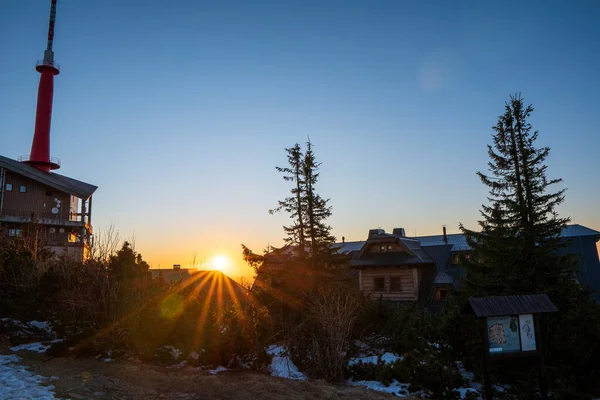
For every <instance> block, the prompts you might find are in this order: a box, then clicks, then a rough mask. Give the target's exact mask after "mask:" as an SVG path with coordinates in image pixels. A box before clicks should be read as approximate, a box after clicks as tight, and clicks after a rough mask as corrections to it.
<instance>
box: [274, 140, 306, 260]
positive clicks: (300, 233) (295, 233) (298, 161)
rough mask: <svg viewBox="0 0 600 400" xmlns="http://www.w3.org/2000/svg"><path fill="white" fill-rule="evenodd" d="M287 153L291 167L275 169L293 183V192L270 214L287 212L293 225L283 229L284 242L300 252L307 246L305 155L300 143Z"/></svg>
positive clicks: (287, 150) (288, 149)
mask: <svg viewBox="0 0 600 400" xmlns="http://www.w3.org/2000/svg"><path fill="white" fill-rule="evenodd" d="M285 151H286V152H287V155H288V156H287V158H288V164H289V166H287V167H275V168H276V169H277V171H279V172H281V173H282V174H283V179H284V180H285V181H288V182H293V184H294V187H293V188H292V190H291V196H289V197H286V198H285V199H284V200H283V201H282V200H280V201H279V206H278V207H277V208H275V209H273V210H269V213H270V214H274V213H276V212H280V211H285V212H287V213H288V214H289V216H290V218H291V219H292V224H291V225H288V226H284V227H283V230H284V232H285V234H286V237H285V238H284V241H285V243H286V244H288V245H292V246H298V248H299V249H300V250H304V249H305V246H306V226H305V215H304V210H303V207H302V198H303V196H304V193H305V191H306V183H305V180H304V176H303V172H304V154H303V153H302V149H301V148H300V145H299V144H298V143H296V144H295V145H294V146H292V147H290V148H287V149H285Z"/></svg>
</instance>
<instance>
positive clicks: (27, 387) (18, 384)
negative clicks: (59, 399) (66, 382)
mask: <svg viewBox="0 0 600 400" xmlns="http://www.w3.org/2000/svg"><path fill="white" fill-rule="evenodd" d="M19 360H20V358H19V357H17V356H16V355H14V354H13V355H8V356H6V355H0V399H31V400H50V399H54V398H55V397H54V392H53V390H52V389H54V387H53V386H42V385H41V384H42V383H43V382H44V378H43V377H41V376H39V375H33V374H32V373H31V372H29V371H27V369H25V367H23V366H21V365H18V364H17V363H18V362H19Z"/></svg>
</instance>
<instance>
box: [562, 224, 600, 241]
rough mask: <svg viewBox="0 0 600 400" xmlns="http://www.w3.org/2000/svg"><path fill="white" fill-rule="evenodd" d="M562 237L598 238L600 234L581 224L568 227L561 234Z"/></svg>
mask: <svg viewBox="0 0 600 400" xmlns="http://www.w3.org/2000/svg"><path fill="white" fill-rule="evenodd" d="M561 236H562V237H577V236H598V237H599V238H600V232H598V231H595V230H593V229H590V228H587V227H585V226H582V225H579V224H573V225H567V226H566V227H565V228H564V229H563V231H562V234H561Z"/></svg>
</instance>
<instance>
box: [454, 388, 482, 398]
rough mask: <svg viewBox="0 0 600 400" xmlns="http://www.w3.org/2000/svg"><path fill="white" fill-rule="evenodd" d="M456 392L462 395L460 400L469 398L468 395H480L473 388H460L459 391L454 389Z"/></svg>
mask: <svg viewBox="0 0 600 400" xmlns="http://www.w3.org/2000/svg"><path fill="white" fill-rule="evenodd" d="M453 391H454V392H458V393H459V394H460V398H461V399H464V398H465V397H467V393H474V394H476V395H478V394H479V392H478V391H477V390H475V389H473V388H458V389H454V390H453Z"/></svg>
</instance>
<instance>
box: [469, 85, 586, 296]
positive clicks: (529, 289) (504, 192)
mask: <svg viewBox="0 0 600 400" xmlns="http://www.w3.org/2000/svg"><path fill="white" fill-rule="evenodd" d="M532 112H533V107H532V106H531V105H529V106H527V107H525V106H524V104H523V99H522V98H521V96H520V95H513V96H511V97H510V101H509V102H508V103H506V104H505V110H504V114H503V115H501V116H500V117H498V122H497V124H496V125H495V126H494V127H493V128H492V129H493V130H494V134H493V145H488V155H489V157H490V161H489V162H488V167H489V174H484V173H482V172H478V173H477V174H478V176H479V178H480V179H481V181H482V182H483V184H485V185H486V186H488V187H489V197H488V199H489V201H490V204H489V205H483V206H482V209H481V215H482V216H483V220H482V221H479V225H480V227H481V231H479V232H476V231H471V230H469V229H466V228H465V227H464V226H463V225H462V224H461V227H460V228H461V230H462V232H463V233H464V234H465V236H466V239H467V242H468V243H469V245H470V246H471V247H472V249H473V254H472V257H471V258H470V259H468V260H464V263H465V268H466V270H467V278H466V280H467V286H468V288H467V289H468V290H470V291H471V292H472V293H477V294H479V295H486V294H488V295H494V294H498V295H499V294H520V293H541V292H545V293H549V292H556V291H557V290H558V285H560V282H561V281H564V280H565V279H567V280H569V281H572V280H573V279H572V278H573V277H574V272H575V269H574V266H573V263H572V262H571V261H570V260H569V259H568V258H567V257H562V256H560V255H559V254H558V251H559V249H560V248H561V247H563V246H564V245H565V243H564V241H563V240H562V239H561V232H562V230H563V229H564V228H565V226H566V224H567V222H568V221H569V219H568V218H561V217H559V216H558V213H557V211H556V207H557V206H558V205H559V204H561V203H562V202H563V201H564V193H565V189H561V190H558V191H556V192H552V191H551V190H550V186H551V185H554V184H557V183H559V182H561V180H560V179H548V178H547V177H546V171H547V165H546V164H545V161H546V158H547V157H548V155H549V153H550V148H548V147H541V148H538V147H536V146H535V142H536V139H537V138H538V132H537V131H533V130H532V125H531V124H530V123H529V117H530V115H531V113H532Z"/></svg>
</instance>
